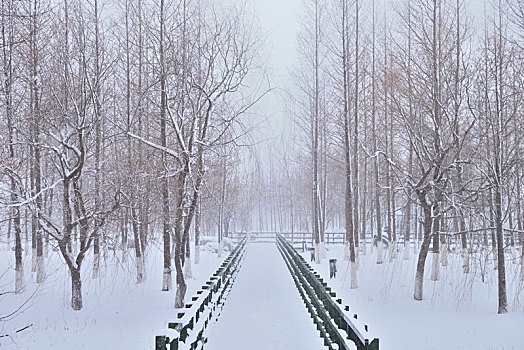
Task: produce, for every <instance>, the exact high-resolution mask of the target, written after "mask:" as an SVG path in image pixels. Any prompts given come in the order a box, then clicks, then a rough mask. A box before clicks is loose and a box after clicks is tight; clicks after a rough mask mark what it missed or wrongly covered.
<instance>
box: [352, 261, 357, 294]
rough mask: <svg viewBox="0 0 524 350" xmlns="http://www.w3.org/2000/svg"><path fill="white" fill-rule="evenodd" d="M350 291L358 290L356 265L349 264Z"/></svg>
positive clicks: (354, 263)
mask: <svg viewBox="0 0 524 350" xmlns="http://www.w3.org/2000/svg"><path fill="white" fill-rule="evenodd" d="M350 264H351V289H356V288H358V281H357V263H356V262H351V263H350Z"/></svg>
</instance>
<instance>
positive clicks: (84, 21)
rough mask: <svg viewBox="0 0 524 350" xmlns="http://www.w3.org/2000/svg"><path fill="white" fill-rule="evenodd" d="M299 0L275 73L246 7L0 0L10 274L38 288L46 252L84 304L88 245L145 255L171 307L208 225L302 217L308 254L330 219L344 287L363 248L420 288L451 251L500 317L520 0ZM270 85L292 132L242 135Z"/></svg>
mask: <svg viewBox="0 0 524 350" xmlns="http://www.w3.org/2000/svg"><path fill="white" fill-rule="evenodd" d="M303 9H304V11H303V13H302V15H301V16H302V17H301V30H300V32H299V33H298V35H297V47H298V56H299V61H298V62H297V64H296V65H295V66H294V67H289V71H290V74H289V76H290V78H289V81H288V83H289V86H277V88H276V89H273V88H274V86H273V84H272V82H271V81H270V80H269V81H268V79H269V78H268V76H267V70H268V69H270V67H267V66H265V63H264V62H266V60H265V55H266V52H265V49H264V48H265V45H266V43H265V42H264V34H263V33H262V32H261V30H260V28H259V27H258V24H257V23H258V22H257V20H256V18H255V16H254V14H253V13H252V12H251V11H250V10H249V7H248V6H241V5H233V4H230V3H225V2H222V1H212V0H154V1H153V0H118V1H107V0H88V1H84V0H60V1H59V0H56V1H54V0H48V1H44V0H28V1H17V0H1V13H0V15H1V19H0V20H1V36H2V37H1V40H2V45H1V47H2V52H1V55H0V57H1V58H0V60H1V63H2V64H1V67H2V73H3V74H2V82H3V84H2V85H1V89H2V90H1V97H0V101H1V102H0V156H1V157H0V241H2V242H4V243H8V245H9V246H10V247H12V249H13V252H12V265H10V266H6V267H4V266H2V267H1V269H2V270H1V271H0V274H3V273H4V272H5V273H9V274H13V276H14V277H13V281H14V283H13V285H12V286H7V287H6V288H7V289H9V290H12V291H13V292H15V293H23V292H24V286H25V285H26V283H27V281H28V280H34V282H36V283H39V284H40V283H45V281H46V278H47V276H48V271H47V270H48V266H47V264H46V261H47V260H48V259H49V256H50V255H51V254H60V257H61V258H60V261H61V262H62V263H63V268H64V269H65V268H67V269H68V271H69V276H70V279H71V280H70V282H68V283H69V285H70V287H71V307H72V308H73V309H74V310H81V309H82V307H83V300H82V281H85V279H100V280H102V281H103V280H104V279H109V278H111V276H106V275H105V274H104V269H103V268H101V266H103V264H104V262H105V261H107V260H108V259H113V258H114V259H117V260H118V263H119V264H121V265H124V266H128V267H130V268H128V269H127V271H132V272H130V273H129V274H130V276H129V278H130V279H133V280H135V281H136V283H137V284H140V283H142V282H143V281H144V280H146V279H147V278H148V276H147V274H146V271H145V268H144V266H145V262H146V260H147V258H148V256H149V255H150V254H153V253H154V252H156V251H161V252H162V255H163V269H162V271H157V272H156V273H158V274H159V275H162V276H163V278H162V285H159V286H158V288H159V289H162V290H163V291H174V294H175V296H174V301H173V305H174V307H183V306H184V304H185V300H186V299H187V298H186V295H185V294H186V278H191V276H192V271H191V265H192V264H199V263H200V261H199V260H200V258H199V251H200V245H201V244H200V242H201V240H202V238H203V237H204V236H205V237H208V236H214V237H217V242H218V250H217V254H218V255H221V254H223V249H224V245H225V244H227V243H228V241H227V240H228V239H229V238H230V237H231V236H232V235H233V233H237V232H250V231H257V232H261V231H275V232H288V233H290V234H291V236H290V237H292V238H291V239H295V236H296V237H299V236H298V235H299V234H301V233H307V234H308V235H310V236H308V237H310V238H309V240H311V241H312V242H313V243H314V247H315V254H316V257H315V258H316V259H315V261H316V262H317V263H320V262H322V259H325V256H326V244H327V243H328V240H329V234H330V233H333V232H337V233H341V234H343V237H344V244H345V245H346V247H345V250H346V254H345V255H346V259H347V260H348V261H349V263H350V266H351V267H350V287H351V288H358V286H359V284H358V276H359V269H360V266H359V264H360V258H359V256H360V255H366V254H375V255H376V259H375V258H374V261H376V263H377V264H389V263H391V262H393V261H395V260H396V259H405V260H408V259H416V261H417V264H416V271H414V275H413V281H414V290H413V298H414V299H415V300H422V299H424V281H425V280H427V279H425V278H424V274H425V272H429V273H430V279H431V280H432V281H439V280H440V274H441V268H442V267H445V266H447V265H448V264H449V261H450V260H451V259H450V255H451V256H452V257H453V256H458V257H459V258H458V260H460V264H461V265H462V272H463V273H464V275H465V276H467V275H468V274H471V273H473V271H474V270H475V271H477V268H478V269H480V271H481V276H482V279H483V280H484V275H485V274H487V273H496V274H497V281H498V284H497V286H496V291H497V297H498V310H497V311H498V313H505V312H508V311H510V310H511V300H512V299H511V298H508V291H507V288H506V280H507V279H509V278H511V279H519V280H520V281H523V282H524V227H523V220H524V217H523V215H524V213H523V208H522V201H523V197H522V196H523V193H522V192H523V186H524V183H523V181H522V179H521V178H520V177H521V176H522V175H523V170H524V167H523V164H524V163H523V161H524V159H523V155H524V149H523V148H524V146H523V145H524V143H523V137H524V117H523V116H524V114H523V113H524V46H523V44H522V42H523V38H524V5H523V4H522V2H521V1H510V0H482V1H473V0H471V1H466V0H430V1H428V0H396V1H393V2H389V1H379V0H373V1H363V0H304V1H303ZM276 11H277V9H276ZM277 100H279V101H282V100H284V105H285V110H286V114H287V118H289V121H290V123H289V124H290V125H293V127H292V130H285V132H283V133H282V130H274V135H276V136H275V137H274V138H271V139H270V140H269V141H267V140H266V141H260V142H259V138H260V137H261V136H260V130H259V128H262V127H264V125H266V124H267V123H268V120H270V119H271V118H267V116H265V115H264V111H263V107H264V106H265V105H267V104H271V103H273V102H274V103H277V102H276V101H277ZM266 118H267V119H268V120H266ZM286 125H287V124H286ZM280 134H282V135H285V137H284V139H282V138H279V137H278V135H280ZM268 143H271V145H270V146H268ZM269 150H271V151H269ZM300 239H302V238H300ZM509 264H512V265H513V264H514V265H515V266H517V265H519V267H518V268H517V269H516V270H515V269H512V271H513V270H515V271H518V272H517V275H515V276H513V275H509V273H508V269H507V266H508V265H509ZM24 265H25V266H26V267H27V266H30V269H27V268H26V270H25V271H26V273H25V274H24ZM426 266H427V268H426ZM474 267H475V268H474ZM28 271H31V273H30V274H28V273H27V272H28ZM173 280H174V283H173ZM494 288H495V287H494ZM0 316H1V315H0Z"/></svg>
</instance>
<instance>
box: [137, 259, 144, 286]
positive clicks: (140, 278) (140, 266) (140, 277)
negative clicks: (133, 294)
mask: <svg viewBox="0 0 524 350" xmlns="http://www.w3.org/2000/svg"><path fill="white" fill-rule="evenodd" d="M144 280H145V275H144V256H140V257H138V258H137V259H136V283H137V284H140V283H142V282H144Z"/></svg>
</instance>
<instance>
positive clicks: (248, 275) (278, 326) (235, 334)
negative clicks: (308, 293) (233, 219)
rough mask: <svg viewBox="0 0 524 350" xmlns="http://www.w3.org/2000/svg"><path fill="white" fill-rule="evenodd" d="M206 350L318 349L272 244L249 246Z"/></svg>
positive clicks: (311, 326) (319, 344)
mask: <svg viewBox="0 0 524 350" xmlns="http://www.w3.org/2000/svg"><path fill="white" fill-rule="evenodd" d="M247 249H248V251H247V252H246V258H245V260H244V262H243V264H242V267H241V269H240V272H239V274H238V277H237V280H236V282H235V284H234V285H233V288H232V290H231V293H230V294H229V296H228V298H227V300H226V303H225V305H224V309H223V311H222V314H221V315H220V317H219V319H218V321H217V324H216V325H214V326H213V327H212V328H211V329H210V334H209V337H208V343H207V344H206V350H223V349H228V350H235V349H252V350H256V349H264V350H267V349H272V350H276V349H286V350H289V349H301V350H307V349H321V348H322V347H323V343H322V341H321V338H320V337H319V335H318V331H317V330H316V328H315V325H314V324H313V321H312V320H311V318H310V317H309V314H308V313H307V310H306V307H305V306H304V304H303V303H302V300H301V299H300V295H299V293H298V291H297V289H296V288H295V285H294V284H293V279H292V278H291V275H290V274H289V270H288V269H287V267H286V265H285V263H284V260H283V259H282V256H281V255H280V253H279V251H278V249H277V247H276V244H274V243H271V244H260V243H256V244H251V245H250V246H249V247H248V248H247Z"/></svg>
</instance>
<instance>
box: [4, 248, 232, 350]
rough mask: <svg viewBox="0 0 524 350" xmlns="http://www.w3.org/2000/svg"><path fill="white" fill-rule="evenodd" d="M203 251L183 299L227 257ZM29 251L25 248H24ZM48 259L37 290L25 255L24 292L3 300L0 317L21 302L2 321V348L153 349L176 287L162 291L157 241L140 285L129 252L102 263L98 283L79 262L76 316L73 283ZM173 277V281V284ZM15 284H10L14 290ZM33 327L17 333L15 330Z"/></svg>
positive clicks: (7, 261)
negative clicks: (80, 294) (125, 258)
mask: <svg viewBox="0 0 524 350" xmlns="http://www.w3.org/2000/svg"><path fill="white" fill-rule="evenodd" d="M212 246H213V244H212V242H210V243H208V244H207V247H202V251H201V253H200V259H201V263H200V264H198V265H193V277H194V278H193V279H190V280H188V281H187V282H188V291H187V294H186V296H187V298H188V299H189V298H190V297H191V296H193V294H194V293H195V292H196V290H197V289H198V288H199V287H200V286H201V285H202V283H204V282H205V281H206V280H207V279H208V278H209V276H211V275H212V274H213V272H214V271H215V270H216V268H217V267H218V266H219V265H220V264H221V263H222V261H223V260H224V258H225V257H227V255H228V254H229V252H228V251H224V254H223V255H222V257H221V258H218V257H217V254H215V253H211V252H210V251H209V250H207V249H206V248H212ZM29 252H30V248H29ZM12 255H13V252H12V251H10V250H5V249H3V250H1V251H0V268H1V273H3V272H4V271H5V270H6V269H7V267H8V266H10V265H11V264H12V261H13V260H14V258H13V256H12ZM51 255H52V257H50V258H49V259H48V260H47V267H46V272H47V279H46V281H45V283H44V284H43V285H41V286H37V285H36V284H35V283H34V282H32V280H34V279H33V278H31V266H30V263H31V262H30V257H29V258H26V261H25V277H26V282H27V286H26V289H25V292H24V293H23V294H21V295H14V294H6V295H2V296H0V317H1V316H5V315H7V314H9V313H11V312H12V311H14V310H16V309H17V308H18V307H19V306H20V305H23V304H24V303H25V302H26V301H27V303H26V304H25V305H23V307H22V308H21V310H20V311H19V312H17V313H16V314H15V316H14V317H13V318H10V319H6V320H0V336H1V335H8V336H7V337H1V338H0V348H1V349H2V350H3V349H6V350H8V349H68V350H69V349H75V350H80V349H117V348H122V349H153V348H154V341H155V335H160V334H164V333H165V331H166V329H167V322H168V321H169V320H173V319H175V317H176V315H175V311H174V308H173V303H174V289H173V290H172V291H169V292H162V291H161V290H160V289H161V287H162V264H163V260H162V252H161V250H160V244H156V245H153V244H152V245H151V246H150V252H149V254H148V255H147V258H146V272H147V279H146V281H145V282H143V283H142V284H139V285H137V284H136V283H135V280H136V272H135V268H134V263H133V261H132V259H133V250H132V249H130V250H129V251H128V261H127V262H126V263H122V261H121V253H120V252H119V253H118V255H114V256H112V255H110V256H107V259H106V260H105V262H104V260H102V261H101V276H102V277H101V279H98V280H93V279H91V265H90V261H89V260H86V261H85V263H84V265H83V271H82V273H83V278H82V279H83V285H82V290H83V301H84V307H83V309H82V310H81V311H73V310H72V309H71V305H70V300H71V295H70V293H71V289H70V288H71V287H70V278H69V273H68V271H67V268H66V266H65V265H64V264H63V263H62V262H61V261H60V259H59V257H58V254H51ZM1 273H0V286H1V290H11V289H12V288H14V281H13V279H14V271H13V270H9V271H8V272H7V273H6V274H4V275H1ZM174 277H175V275H174V273H173V283H174ZM11 286H13V287H11ZM30 324H32V326H31V327H29V328H27V329H26V330H24V331H22V332H20V333H18V334H16V333H15V330H17V329H20V328H22V327H25V326H27V325H30Z"/></svg>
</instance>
